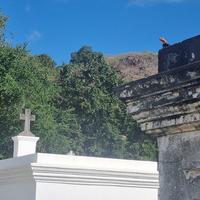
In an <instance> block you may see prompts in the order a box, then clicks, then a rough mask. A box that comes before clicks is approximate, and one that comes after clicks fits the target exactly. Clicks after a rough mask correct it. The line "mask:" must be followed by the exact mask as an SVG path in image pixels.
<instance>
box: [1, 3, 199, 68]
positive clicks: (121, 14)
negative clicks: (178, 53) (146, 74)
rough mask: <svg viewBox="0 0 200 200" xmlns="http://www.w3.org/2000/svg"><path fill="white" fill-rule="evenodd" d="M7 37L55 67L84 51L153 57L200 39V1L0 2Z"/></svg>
mask: <svg viewBox="0 0 200 200" xmlns="http://www.w3.org/2000/svg"><path fill="white" fill-rule="evenodd" d="M0 8H1V10H2V11H3V12H4V13H5V14H6V15H8V16H9V22H8V27H7V37H8V39H9V41H11V42H12V43H13V44H19V43H23V42H29V46H28V48H29V50H30V51H31V52H32V53H34V54H41V53H47V54H49V55H50V56H52V57H53V59H54V60H55V61H56V63H58V64H61V63H62V62H68V61H69V59H70V53H71V52H73V51H77V50H78V49H79V48H80V47H81V46H83V45H90V46H92V47H93V49H94V50H96V51H101V52H103V53H104V54H105V55H115V54H121V53H127V52H141V51H154V52H157V51H158V50H159V48H160V47H161V44H160V42H159V40H158V38H159V36H164V37H166V38H167V39H168V40H169V42H170V43H174V42H178V41H181V40H184V39H186V38H189V37H192V36H195V35H199V34H200V26H199V20H200V0H0Z"/></svg>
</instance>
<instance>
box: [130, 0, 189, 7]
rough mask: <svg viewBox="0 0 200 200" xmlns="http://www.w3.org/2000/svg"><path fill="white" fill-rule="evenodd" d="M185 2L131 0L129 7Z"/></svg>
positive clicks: (179, 0)
mask: <svg viewBox="0 0 200 200" xmlns="http://www.w3.org/2000/svg"><path fill="white" fill-rule="evenodd" d="M184 1H185V0H129V5H138V6H145V5H152V4H163V3H165V4H172V3H182V2H184Z"/></svg>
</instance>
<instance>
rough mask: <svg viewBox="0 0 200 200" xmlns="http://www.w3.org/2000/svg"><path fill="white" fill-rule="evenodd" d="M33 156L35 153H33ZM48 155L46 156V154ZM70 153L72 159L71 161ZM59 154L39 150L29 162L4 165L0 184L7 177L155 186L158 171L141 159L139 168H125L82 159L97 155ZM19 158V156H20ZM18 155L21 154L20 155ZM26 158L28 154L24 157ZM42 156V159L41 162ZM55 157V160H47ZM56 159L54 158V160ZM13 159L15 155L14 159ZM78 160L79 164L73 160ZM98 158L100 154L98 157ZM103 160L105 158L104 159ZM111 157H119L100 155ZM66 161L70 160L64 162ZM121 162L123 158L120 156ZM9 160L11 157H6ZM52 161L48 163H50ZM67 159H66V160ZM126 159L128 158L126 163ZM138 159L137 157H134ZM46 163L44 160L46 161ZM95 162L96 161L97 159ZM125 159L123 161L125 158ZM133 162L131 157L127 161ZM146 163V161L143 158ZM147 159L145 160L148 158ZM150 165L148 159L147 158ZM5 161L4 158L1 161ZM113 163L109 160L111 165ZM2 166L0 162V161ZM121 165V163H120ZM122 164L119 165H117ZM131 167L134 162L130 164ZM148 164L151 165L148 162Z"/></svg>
mask: <svg viewBox="0 0 200 200" xmlns="http://www.w3.org/2000/svg"><path fill="white" fill-rule="evenodd" d="M30 156H32V158H33V157H34V156H33V155H30ZM46 156H47V157H46ZM73 157H75V161H74V162H73V159H74V158H73ZM73 157H72V156H60V155H48V154H39V155H37V156H36V157H35V159H32V162H28V163H22V166H19V165H17V166H16V167H7V168H4V169H3V168H2V169H1V170H0V184H5V183H6V182H9V181H12V182H13V181H19V180H27V179H29V180H33V181H35V182H48V183H60V184H76V185H96V186H98V185H99V186H118V187H141V188H156V189H157V188H158V187H159V186H158V185H159V184H158V172H157V171H156V170H155V171H152V172H151V171H150V170H146V171H145V170H143V169H142V168H143V166H142V162H141V170H134V169H133V170H128V169H125V168H121V167H120V164H119V168H118V169H117V167H113V169H112V166H107V167H106V166H105V167H104V169H103V168H102V169H101V167H99V168H97V169H96V168H95V164H94V166H92V165H90V167H89V166H87V163H86V164H85V163H83V165H82V167H81V162H83V161H84V160H85V161H88V162H91V161H93V162H95V160H96V158H89V159H88V160H87V157H80V159H79V156H73ZM21 158H22V157H21ZM19 159H20V157H19ZM27 159H28V158H27ZM41 159H43V162H40V161H41ZM50 159H54V161H50ZM56 159H57V161H56ZM15 160H16V159H15ZM78 160H81V162H80V163H79V164H78V163H77V162H76V161H78ZM97 160H100V158H97ZM105 160H106V161H105ZM109 160H110V161H112V160H113V163H114V165H116V162H117V161H118V160H116V159H103V158H102V162H105V163H106V162H107V163H108V162H109ZM67 161H69V162H70V161H71V163H69V164H66V163H67ZM120 161H121V162H122V163H123V161H122V160H119V163H120ZM9 162H10V161H9ZM49 162H51V163H49ZM65 162H66V163H65ZM128 162H129V161H127V163H128ZM137 162H140V161H136V164H137ZM45 163H46V164H45ZM97 163H98V161H97ZM125 163H126V162H125ZM132 163H134V162H133V161H130V164H132ZM143 163H145V162H143ZM147 163H148V162H147ZM149 163H150V165H151V162H149ZM4 164H5V162H4ZM111 164H112V163H110V165H111ZM0 166H1V162H0ZM7 166H8V165H7ZM121 166H122V165H121ZM120 168H121V169H120ZM133 168H134V166H133ZM150 168H151V166H150Z"/></svg>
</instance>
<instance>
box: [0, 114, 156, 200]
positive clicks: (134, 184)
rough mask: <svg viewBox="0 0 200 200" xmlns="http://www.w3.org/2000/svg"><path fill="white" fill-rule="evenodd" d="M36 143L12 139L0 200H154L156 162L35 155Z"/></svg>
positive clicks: (0, 174) (0, 175) (2, 165)
mask: <svg viewBox="0 0 200 200" xmlns="http://www.w3.org/2000/svg"><path fill="white" fill-rule="evenodd" d="M28 112H29V111H28ZM25 115H26V114H25ZM30 117H31V115H30V112H29V117H28V118H27V119H25V118H24V119H25V124H26V120H29V122H30V119H31V118H30ZM28 127H29V128H30V123H29V125H28ZM27 130H28V129H27ZM29 131H30V129H29ZM24 137H25V138H24ZM26 139H27V140H26ZM38 139H39V138H36V137H34V135H33V134H32V133H31V134H29V133H28V132H27V133H26V134H21V135H19V136H17V137H14V138H13V140H14V145H15V147H14V157H13V158H10V159H5V160H1V161H0V200H66V199H69V200H122V199H125V200H133V199H134V200H157V199H158V188H159V184H158V172H157V163H156V162H149V161H133V160H121V159H108V158H96V157H84V156H75V155H56V154H43V153H35V149H36V148H35V147H36V142H37V140H38Z"/></svg>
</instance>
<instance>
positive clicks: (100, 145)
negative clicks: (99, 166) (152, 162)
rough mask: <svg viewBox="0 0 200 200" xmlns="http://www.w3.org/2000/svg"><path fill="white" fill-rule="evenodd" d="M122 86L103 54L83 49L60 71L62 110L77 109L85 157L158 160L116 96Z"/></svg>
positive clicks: (86, 48) (152, 148)
mask: <svg viewBox="0 0 200 200" xmlns="http://www.w3.org/2000/svg"><path fill="white" fill-rule="evenodd" d="M121 83H122V82H121V80H120V78H119V77H118V74H117V73H116V71H114V69H113V68H112V67H111V66H110V65H108V64H107V63H106V61H105V60H104V57H103V55H102V54H101V53H97V52H93V51H92V49H91V48H90V47H87V46H86V47H83V48H81V49H80V50H79V51H78V52H75V53H73V54H72V56H71V61H70V64H67V65H65V66H63V69H62V70H61V75H60V80H59V84H60V86H61V92H60V98H59V108H60V109H62V110H65V109H69V108H73V109H74V111H75V114H76V116H77V121H78V122H79V123H80V127H81V131H82V133H83V135H84V141H83V148H84V153H85V154H86V155H91V156H106V157H118V158H123V157H125V158H137V159H142V158H147V157H148V158H149V159H155V146H154V145H153V144H152V142H151V140H150V139H148V138H146V137H145V136H144V135H143V134H142V133H141V132H140V131H139V129H138V128H137V125H136V123H135V122H134V121H133V120H132V118H131V117H130V116H129V115H128V114H127V113H126V109H125V105H123V103H122V102H120V101H119V99H118V98H117V97H116V96H115V94H114V93H113V89H114V87H117V86H118V85H119V84H121ZM144 141H145V143H143V142H144Z"/></svg>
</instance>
